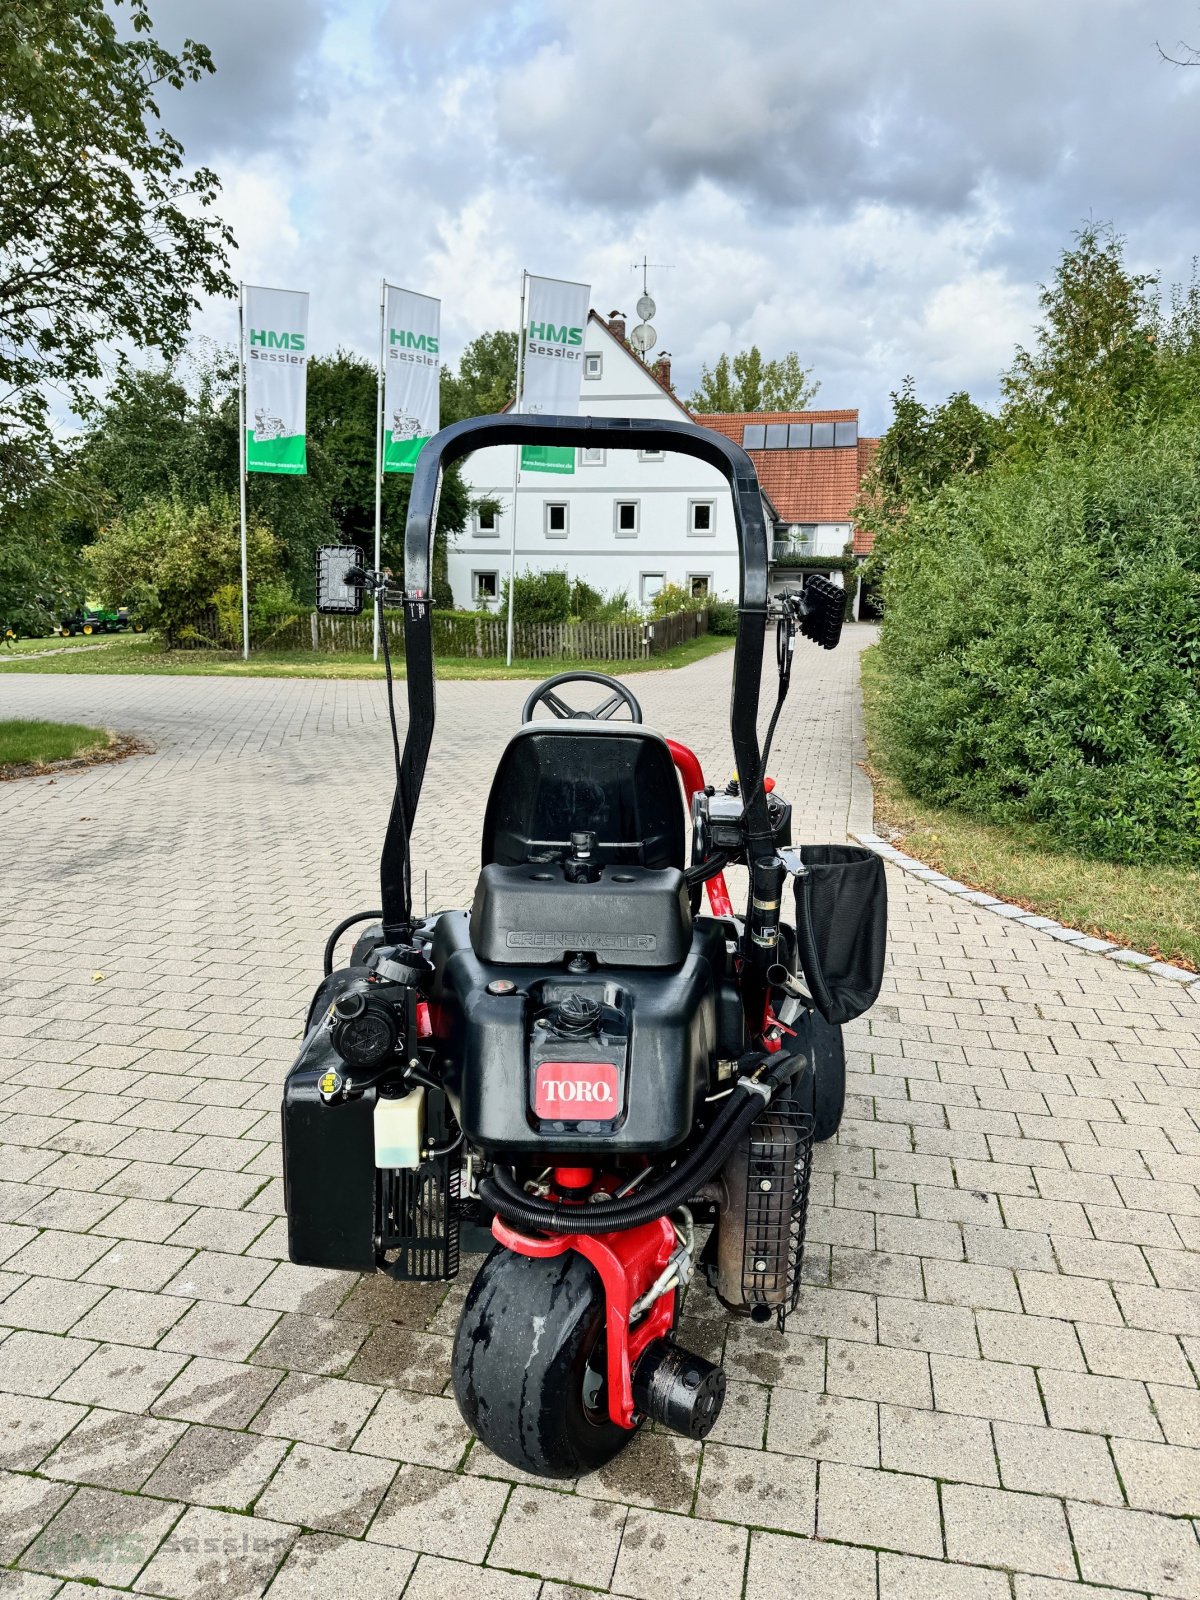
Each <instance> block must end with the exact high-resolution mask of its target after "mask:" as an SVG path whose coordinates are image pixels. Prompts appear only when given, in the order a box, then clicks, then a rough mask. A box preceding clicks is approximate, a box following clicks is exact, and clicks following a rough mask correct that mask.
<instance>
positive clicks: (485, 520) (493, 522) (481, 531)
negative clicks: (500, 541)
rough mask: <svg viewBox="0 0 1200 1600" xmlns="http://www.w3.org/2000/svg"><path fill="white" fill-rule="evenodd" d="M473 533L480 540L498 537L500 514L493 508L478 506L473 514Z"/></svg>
mask: <svg viewBox="0 0 1200 1600" xmlns="http://www.w3.org/2000/svg"><path fill="white" fill-rule="evenodd" d="M475 533H476V536H477V537H478V538H480V539H495V538H497V537H499V533H500V514H499V512H498V511H497V510H496V508H495V506H480V508H479V510H478V511H477V512H476V513H475Z"/></svg>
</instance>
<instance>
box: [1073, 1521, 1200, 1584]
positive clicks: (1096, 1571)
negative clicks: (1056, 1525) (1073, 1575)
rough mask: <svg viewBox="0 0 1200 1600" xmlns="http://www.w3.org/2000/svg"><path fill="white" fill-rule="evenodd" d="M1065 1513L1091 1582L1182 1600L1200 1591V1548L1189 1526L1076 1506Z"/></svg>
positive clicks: (1083, 1569) (1082, 1565)
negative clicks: (1145, 1591) (1148, 1590)
mask: <svg viewBox="0 0 1200 1600" xmlns="http://www.w3.org/2000/svg"><path fill="white" fill-rule="evenodd" d="M1067 1512H1068V1515H1069V1516H1070V1519H1071V1533H1072V1535H1073V1537H1074V1540H1075V1548H1076V1550H1077V1552H1078V1554H1079V1570H1080V1573H1081V1574H1082V1576H1083V1578H1084V1579H1085V1581H1087V1582H1088V1583H1100V1584H1110V1585H1113V1586H1114V1587H1118V1588H1124V1589H1133V1588H1136V1589H1139V1590H1142V1589H1144V1588H1149V1589H1150V1590H1151V1591H1153V1593H1155V1594H1159V1595H1172V1596H1179V1597H1181V1600H1182V1597H1190V1596H1193V1595H1195V1594H1196V1593H1197V1592H1200V1545H1198V1544H1197V1542H1196V1535H1195V1532H1194V1531H1193V1529H1192V1527H1191V1524H1190V1523H1187V1522H1179V1521H1175V1520H1172V1519H1171V1518H1169V1517H1158V1516H1152V1515H1151V1514H1150V1513H1148V1512H1145V1511H1122V1510H1118V1509H1117V1508H1116V1507H1110V1506H1089V1505H1078V1504H1075V1503H1074V1502H1072V1503H1071V1504H1070V1505H1068V1507H1067Z"/></svg>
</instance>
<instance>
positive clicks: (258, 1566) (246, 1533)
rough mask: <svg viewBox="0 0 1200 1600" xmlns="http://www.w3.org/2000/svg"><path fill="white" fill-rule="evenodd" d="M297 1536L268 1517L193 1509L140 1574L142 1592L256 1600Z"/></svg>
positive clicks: (188, 1599)
mask: <svg viewBox="0 0 1200 1600" xmlns="http://www.w3.org/2000/svg"><path fill="white" fill-rule="evenodd" d="M151 1503H153V1502H151ZM297 1532H298V1530H297V1529H296V1528H289V1527H287V1526H286V1525H285V1524H283V1523H278V1522H268V1521H267V1520H266V1519H265V1518H260V1517H237V1516H233V1515H231V1514H230V1513H229V1512H226V1511H211V1510H209V1509H208V1508H207V1507H200V1506H193V1507H192V1508H191V1510H189V1511H185V1512H184V1514H183V1516H182V1517H181V1518H180V1520H179V1522H178V1524H177V1525H176V1526H175V1528H174V1529H173V1530H172V1532H171V1535H170V1537H169V1538H168V1539H167V1540H166V1541H165V1542H164V1544H163V1546H162V1549H161V1550H160V1551H159V1552H158V1554H157V1555H156V1556H155V1557H154V1559H153V1561H151V1563H150V1565H149V1566H148V1567H147V1568H146V1569H145V1571H144V1572H143V1573H142V1574H141V1577H140V1579H139V1587H141V1588H142V1589H144V1590H145V1591H146V1592H147V1593H149V1594H156V1595H166V1596H169V1597H170V1600H257V1597H258V1596H259V1595H260V1594H261V1593H262V1591H263V1589H264V1587H265V1586H266V1583H267V1580H268V1579H269V1578H270V1576H271V1575H272V1573H274V1571H275V1569H276V1568H277V1567H278V1566H279V1565H280V1564H281V1563H282V1561H283V1558H284V1557H285V1556H286V1555H287V1553H288V1551H289V1549H290V1548H291V1546H292V1543H293V1541H294V1540H295V1538H296V1535H297Z"/></svg>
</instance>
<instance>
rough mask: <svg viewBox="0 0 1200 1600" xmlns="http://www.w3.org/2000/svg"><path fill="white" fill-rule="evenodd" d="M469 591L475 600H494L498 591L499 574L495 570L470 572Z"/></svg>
mask: <svg viewBox="0 0 1200 1600" xmlns="http://www.w3.org/2000/svg"><path fill="white" fill-rule="evenodd" d="M471 593H472V595H473V596H474V597H475V599H476V600H495V599H496V597H497V596H498V595H499V593H500V583H499V574H498V573H495V572H473V573H472V574H471Z"/></svg>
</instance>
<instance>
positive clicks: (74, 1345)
mask: <svg viewBox="0 0 1200 1600" xmlns="http://www.w3.org/2000/svg"><path fill="white" fill-rule="evenodd" d="M95 1348H96V1345H95V1341H94V1340H91V1339H71V1338H65V1339H58V1338H55V1337H54V1336H53V1335H51V1334H48V1333H25V1332H18V1333H10V1334H9V1336H8V1338H7V1339H5V1341H4V1387H5V1389H7V1390H8V1391H9V1392H10V1393H12V1394H32V1395H42V1396H46V1395H49V1394H53V1392H54V1390H55V1389H57V1388H58V1386H59V1384H60V1383H62V1381H63V1379H64V1378H66V1377H67V1376H68V1374H70V1373H72V1372H74V1371H75V1369H76V1368H77V1367H78V1366H79V1365H80V1364H81V1363H82V1362H84V1361H86V1360H87V1358H88V1356H90V1355H91V1354H92V1352H93V1350H95Z"/></svg>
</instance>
